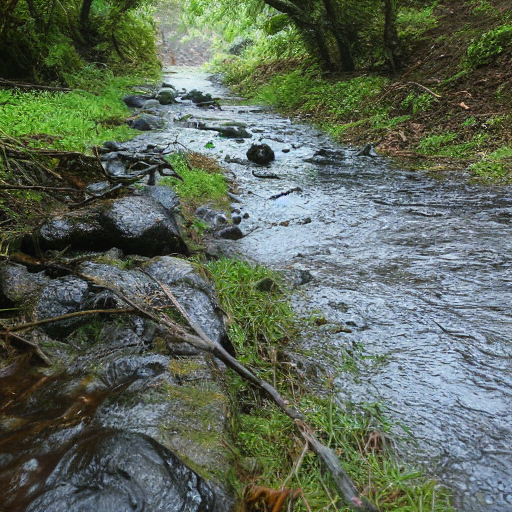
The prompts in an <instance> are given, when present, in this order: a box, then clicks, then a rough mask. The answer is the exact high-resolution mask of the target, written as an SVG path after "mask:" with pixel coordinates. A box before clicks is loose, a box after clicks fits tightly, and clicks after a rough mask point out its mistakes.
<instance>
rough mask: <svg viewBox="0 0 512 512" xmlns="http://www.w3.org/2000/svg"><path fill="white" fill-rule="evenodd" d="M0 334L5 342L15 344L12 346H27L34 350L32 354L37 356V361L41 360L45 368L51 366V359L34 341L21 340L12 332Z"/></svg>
mask: <svg viewBox="0 0 512 512" xmlns="http://www.w3.org/2000/svg"><path fill="white" fill-rule="evenodd" d="M0 334H1V335H2V336H3V337H4V338H5V340H6V341H11V340H13V341H14V342H15V343H13V345H16V344H20V343H21V344H23V345H28V346H29V347H30V348H33V349H34V352H35V353H36V354H37V356H38V357H39V359H41V361H42V362H43V363H44V364H46V365H47V366H50V365H51V364H52V361H51V359H50V358H49V357H48V356H47V355H46V354H45V353H44V352H43V349H42V348H41V347H40V346H39V345H38V344H37V343H36V342H35V341H30V340H27V339H25V338H22V337H21V336H18V335H17V334H14V333H13V332H3V333H0Z"/></svg>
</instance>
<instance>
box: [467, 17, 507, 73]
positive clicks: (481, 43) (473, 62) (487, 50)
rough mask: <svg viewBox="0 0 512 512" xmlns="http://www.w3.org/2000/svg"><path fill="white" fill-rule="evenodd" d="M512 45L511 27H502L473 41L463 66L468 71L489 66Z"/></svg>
mask: <svg viewBox="0 0 512 512" xmlns="http://www.w3.org/2000/svg"><path fill="white" fill-rule="evenodd" d="M511 45H512V25H503V26H501V27H498V28H496V29H494V30H490V31H489V32H486V33H485V34H483V35H482V36H480V37H479V38H478V39H476V40H473V41H472V42H471V44H470V45H469V47H468V51H467V57H466V62H465V65H466V67H468V68H470V69H475V68H477V67H479V66H484V65H486V64H490V63H491V62H492V61H493V60H494V59H495V58H496V57H497V56H498V55H500V54H501V53H502V52H503V51H504V50H505V48H507V47H510V46H511Z"/></svg>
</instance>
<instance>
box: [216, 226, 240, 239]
mask: <svg viewBox="0 0 512 512" xmlns="http://www.w3.org/2000/svg"><path fill="white" fill-rule="evenodd" d="M216 235H217V236H218V237H219V238H225V239H228V240H240V239H241V238H243V237H244V234H243V233H242V230H241V229H240V228H239V227H238V226H237V225H231V226H226V227H225V228H222V229H220V230H219V231H217V233H216Z"/></svg>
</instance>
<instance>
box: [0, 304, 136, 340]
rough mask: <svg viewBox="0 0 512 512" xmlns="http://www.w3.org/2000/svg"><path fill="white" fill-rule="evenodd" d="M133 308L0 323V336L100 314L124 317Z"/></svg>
mask: <svg viewBox="0 0 512 512" xmlns="http://www.w3.org/2000/svg"><path fill="white" fill-rule="evenodd" d="M136 312H137V311H136V309H135V308H130V309H90V310H86V311H76V312H75V313H68V314H67V315H60V316H54V317H52V318H43V319H42V320H36V321H35V322H28V323H26V324H18V325H12V326H9V325H5V324H2V323H0V326H2V327H3V328H4V329H5V331H4V332H0V334H4V335H6V334H9V335H10V334H11V333H13V332H19V331H24V330H26V329H31V328H32V327H38V326H39V325H45V324H51V323H52V322H60V321H62V320H69V319H70V318H77V317H81V316H88V315H98V314H100V313H103V314H108V315H125V314H128V313H136Z"/></svg>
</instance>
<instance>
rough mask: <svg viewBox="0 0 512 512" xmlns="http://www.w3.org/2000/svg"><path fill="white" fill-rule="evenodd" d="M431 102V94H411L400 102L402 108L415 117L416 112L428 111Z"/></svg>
mask: <svg viewBox="0 0 512 512" xmlns="http://www.w3.org/2000/svg"><path fill="white" fill-rule="evenodd" d="M433 102H434V97H433V96H432V95H431V94H428V93H424V94H420V95H417V94H415V93H413V92H411V94H409V95H408V96H407V97H406V98H405V99H404V100H403V101H402V107H403V108H405V109H408V110H412V113H413V114H414V115H416V114H417V113H418V112H425V111H427V110H429V109H430V107H431V106H432V103H433Z"/></svg>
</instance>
